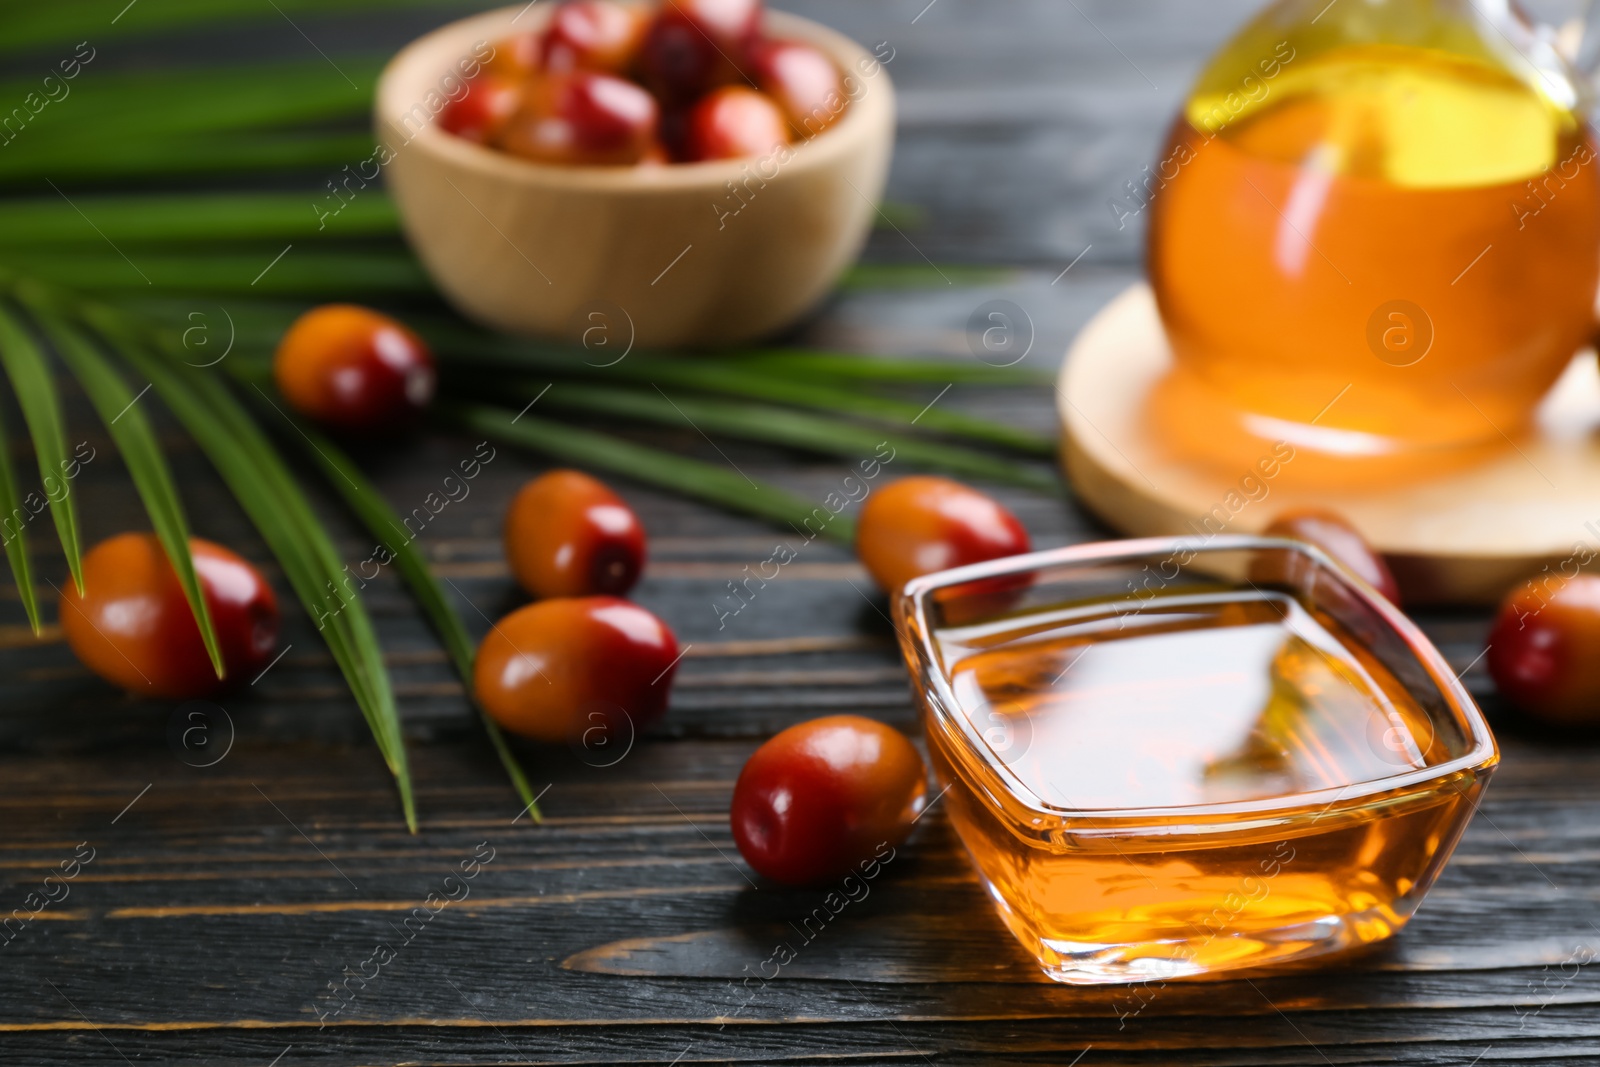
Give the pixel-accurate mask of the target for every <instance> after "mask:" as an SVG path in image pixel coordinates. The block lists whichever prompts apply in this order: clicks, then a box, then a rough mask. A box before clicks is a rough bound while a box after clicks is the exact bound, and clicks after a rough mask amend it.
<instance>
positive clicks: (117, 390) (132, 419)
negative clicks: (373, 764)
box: [19, 287, 224, 678]
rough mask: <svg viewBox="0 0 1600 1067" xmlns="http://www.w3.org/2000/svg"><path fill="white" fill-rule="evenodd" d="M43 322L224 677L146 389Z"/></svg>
mask: <svg viewBox="0 0 1600 1067" xmlns="http://www.w3.org/2000/svg"><path fill="white" fill-rule="evenodd" d="M19 288H20V289H21V292H20V294H19V295H21V296H22V298H23V300H24V302H29V301H28V300H27V290H26V288H24V287H19ZM39 323H40V325H41V326H42V327H43V329H44V331H45V335H46V336H47V337H48V338H49V339H50V343H51V346H52V347H53V348H54V349H55V351H56V354H57V355H59V356H60V357H61V359H62V362H64V363H66V365H67V369H68V370H70V371H71V372H72V374H73V376H74V377H75V378H77V379H78V384H79V385H81V386H83V390H84V392H85V393H87V394H88V396H89V402H90V403H91V404H93V405H94V409H95V411H96V412H97V413H98V414H99V416H100V421H101V422H103V423H105V427H106V430H107V432H109V433H110V434H111V439H112V440H113V441H115V442H116V445H117V449H118V451H120V452H121V453H122V460H123V462H124V463H125V464H127V467H128V474H129V475H130V476H131V477H132V478H133V486H134V489H136V490H137V491H138V493H139V499H140V500H142V501H143V502H144V508H145V512H146V513H147V514H148V515H149V516H150V525H151V527H152V528H153V529H154V530H155V532H156V536H157V537H158V538H159V539H160V541H161V546H162V547H163V548H164V549H166V553H167V558H168V559H169V560H171V561H172V568H173V570H175V571H176V572H177V574H178V581H179V583H180V584H181V585H182V586H183V595H184V597H185V599H187V600H188V601H189V610H190V611H191V612H193V613H194V619H195V622H196V623H198V624H199V626H200V636H201V638H202V639H203V640H204V642H205V646H206V653H207V654H208V655H210V657H211V666H212V668H213V669H214V670H215V671H216V672H217V677H218V678H221V677H223V674H224V665H223V662H222V648H221V646H220V645H219V644H218V642H217V631H216V627H215V626H213V625H212V620H211V609H210V608H209V607H208V606H207V605H206V600H205V597H204V596H203V595H202V594H201V592H200V578H199V576H198V575H196V574H195V570H194V557H193V556H192V555H191V554H190V551H189V523H188V520H187V519H185V518H184V514H183V502H182V500H180V499H179V497H178V488H177V485H176V484H175V483H174V482H173V480H172V472H171V471H170V470H169V469H168V468H167V461H166V459H165V457H163V456H162V454H161V446H160V445H159V444H158V443H157V441H156V435H155V431H154V429H152V428H151V426H150V422H149V420H148V419H147V418H145V414H144V412H143V411H141V410H140V409H139V407H138V401H139V398H140V396H141V395H142V393H141V394H135V393H134V391H133V390H132V389H130V388H128V385H127V383H126V382H124V381H123V380H122V378H121V377H120V376H119V375H118V374H117V372H116V371H115V370H113V369H112V367H111V364H110V363H109V362H108V361H107V360H106V358H105V357H104V356H102V355H101V354H100V352H99V351H98V350H97V349H96V348H95V347H94V345H92V344H90V343H89V340H88V338H86V337H84V336H83V334H82V333H80V332H79V331H78V330H77V329H76V328H75V327H73V326H70V325H68V324H67V323H65V322H62V321H61V320H59V319H57V318H55V317H53V316H49V315H46V316H41V317H40V318H39ZM146 388H149V387H148V386H146Z"/></svg>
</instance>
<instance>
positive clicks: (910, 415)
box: [422, 326, 1056, 458]
mask: <svg viewBox="0 0 1600 1067" xmlns="http://www.w3.org/2000/svg"><path fill="white" fill-rule="evenodd" d="M422 332H423V335H424V336H425V337H427V338H428V340H429V341H430V342H431V343H433V344H434V345H435V347H436V348H437V349H438V350H439V351H440V352H441V353H442V354H446V355H449V356H452V357H455V358H457V359H459V360H462V361H464V362H469V363H479V364H482V365H486V366H492V367H498V368H503V369H512V370H517V369H520V370H524V371H533V372H536V373H538V374H563V375H583V376H587V377H594V378H611V379H613V380H621V381H626V382H630V383H634V384H637V385H642V386H645V387H650V386H652V385H658V384H659V385H661V386H676V387H680V388H686V389H696V390H699V391H701V392H706V393H722V394H725V395H728V396H742V397H746V398H748V399H751V400H767V401H771V402H773V403H778V404H788V405H790V406H792V407H803V408H814V409H816V410H819V411H827V412H829V413H832V414H837V413H840V412H844V413H847V414H851V415H857V416H860V417H862V418H867V419H872V420H873V421H875V422H880V423H883V424H885V425H890V426H899V427H902V428H903V427H910V426H918V427H920V428H921V429H924V430H933V431H938V432H940V433H947V434H950V435H951V436H955V437H964V438H966V439H968V440H971V441H980V442H983V443H985V444H990V445H995V446H998V447H1001V448H1008V449H1011V450H1013V451H1016V452H1021V453H1022V454H1024V455H1030V456H1040V457H1045V458H1052V457H1054V456H1055V454H1056V442H1055V441H1054V440H1053V439H1052V438H1050V437H1047V436H1045V435H1043V434H1038V433H1034V432H1033V431H1031V430H1023V429H1019V428H1018V427H1015V426H1007V425H1005V424H1004V423H997V422H990V421H989V420H987V419H981V418H977V417H975V416H972V415H967V414H965V413H963V412H959V411H946V410H943V409H941V408H939V407H938V406H937V404H938V401H939V399H940V397H941V396H942V395H943V393H942V392H941V393H938V394H936V395H933V396H930V397H929V398H928V402H927V403H925V404H915V403H910V402H907V401H904V400H894V399H890V398H889V397H882V396H875V395H873V394H871V393H864V392H862V391H860V390H859V389H854V388H850V387H849V386H848V385H847V384H843V383H841V384H825V383H824V384H819V383H816V382H811V381H799V380H797V379H796V378H794V377H792V376H789V375H776V374H763V373H761V372H760V371H757V370H745V369H743V368H741V367H738V366H733V365H730V364H731V361H730V360H715V359H686V358H670V357H645V356H642V355H641V356H640V357H639V358H638V359H634V358H631V357H630V358H627V359H624V360H622V361H621V362H620V363H613V364H611V365H609V366H596V365H591V364H587V363H585V362H584V361H583V359H582V358H581V357H582V356H583V355H585V354H586V353H584V352H582V350H581V349H576V348H573V347H569V346H561V345H551V344H548V343H540V342H536V341H526V340H519V339H515V338H506V337H486V336H483V335H480V334H475V333H472V332H471V331H468V330H463V329H460V328H459V327H457V328H434V329H429V328H427V327H426V326H424V327H423V330H422ZM946 384H950V383H948V382H947V383H946Z"/></svg>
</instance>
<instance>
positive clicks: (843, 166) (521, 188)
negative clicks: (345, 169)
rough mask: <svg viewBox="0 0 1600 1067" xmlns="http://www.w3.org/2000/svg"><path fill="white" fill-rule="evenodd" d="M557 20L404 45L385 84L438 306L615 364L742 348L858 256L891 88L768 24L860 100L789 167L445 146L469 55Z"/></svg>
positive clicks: (500, 14)
mask: <svg viewBox="0 0 1600 1067" xmlns="http://www.w3.org/2000/svg"><path fill="white" fill-rule="evenodd" d="M552 8H553V5H551V4H535V5H528V6H523V5H519V6H516V7H507V8H501V9H499V10H496V11H491V12H487V13H485V14H483V15H478V16H475V17H473V18H468V19H462V20H461V21H459V22H453V23H451V24H449V25H448V26H445V27H443V28H441V29H438V30H435V31H434V32H433V33H430V34H428V35H427V36H425V37H423V38H421V39H419V40H417V41H414V42H413V43H412V44H410V45H408V46H407V47H406V48H405V49H404V50H403V51H401V52H400V54H399V55H397V56H395V57H394V59H393V60H391V61H390V63H389V65H388V67H387V68H385V70H384V72H383V75H382V77H381V79H380V81H379V83H378V90H377V106H376V116H375V118H376V126H377V135H378V138H379V140H380V142H381V143H383V144H385V145H387V146H388V149H389V154H390V158H389V159H388V161H387V163H385V164H384V167H383V169H384V170H385V171H386V172H387V174H388V184H389V188H390V190H391V191H392V192H393V194H394V198H395V202H396V204H397V205H398V206H399V211H400V218H401V223H402V225H403V227H404V229H405V233H406V236H407V238H408V239H409V241H410V242H411V246H412V248H414V249H415V250H416V253H417V255H418V256H419V257H420V258H421V260H422V263H423V265H424V266H425V267H426V268H427V271H428V273H429V275H431V276H432V278H433V280H434V282H435V283H436V284H437V285H438V287H439V289H440V290H441V291H442V292H443V293H444V295H445V297H446V298H447V299H448V300H449V301H450V302H451V303H452V304H453V305H455V307H456V308H457V309H458V310H459V311H461V313H462V314H464V315H466V316H467V317H468V318H471V319H474V320H476V321H478V322H480V323H482V324H484V325H486V326H489V327H492V328H494V329H497V330H503V331H507V332H511V333H521V334H545V335H559V336H565V337H569V338H572V339H575V340H585V339H586V337H585V332H586V331H589V333H590V337H589V338H587V339H589V340H597V339H599V337H598V336H597V335H594V328H595V327H597V326H599V327H602V328H603V329H604V331H605V339H606V341H607V343H608V345H612V347H611V348H610V351H621V350H622V349H623V342H624V341H627V342H629V343H637V344H639V345H644V346H652V347H671V346H679V345H716V344H730V343H734V342H738V341H745V340H749V339H750V338H754V337H759V336H761V335H762V334H767V333H771V332H772V331H774V330H777V329H780V328H781V327H783V326H786V325H788V324H789V323H791V322H793V321H795V320H796V319H797V318H799V317H800V316H801V315H802V314H804V313H805V311H806V310H807V309H809V308H810V307H812V306H813V305H814V304H816V303H817V301H818V300H820V299H821V298H822V297H823V296H824V295H826V294H827V292H828V291H829V289H830V288H832V286H833V284H834V282H835V281H836V280H837V279H838V277H839V274H840V273H841V272H842V271H843V270H844V269H845V268H846V267H848V266H849V265H850V263H851V262H852V261H853V260H854V259H855V257H856V256H857V255H858V254H859V253H860V251H861V246H862V245H863V243H864V242H865V241H866V238H867V233H868V230H869V229H870V228H871V225H872V220H873V216H874V215H875V213H876V205H877V203H878V199H879V197H880V196H881V195H882V193H883V186H884V181H885V179H886V178H887V175H888V169H889V156H890V153H891V151H892V148H893V143H894V89H893V87H892V86H891V84H890V82H889V75H888V72H887V71H886V70H885V69H884V68H883V66H882V64H880V63H879V62H878V60H877V58H876V57H875V56H874V55H872V53H870V52H868V51H866V50H865V49H863V48H862V47H861V46H860V45H858V44H856V43H855V42H854V41H851V40H850V39H848V38H846V37H844V36H843V35H841V34H839V33H835V32H834V31H832V30H830V29H828V28H826V27H824V26H820V25H818V24H817V23H814V22H811V21H808V20H806V19H802V18H799V17H797V16H794V15H788V14H784V13H782V12H777V11H773V12H769V13H768V14H767V15H766V24H765V28H766V32H767V33H768V34H769V35H771V36H773V37H781V38H789V39H794V40H800V41H805V42H807V43H809V44H812V45H814V46H816V47H817V48H820V49H821V50H822V51H824V52H826V53H827V54H828V55H830V56H832V57H833V59H834V61H835V62H836V63H837V64H838V66H839V69H840V70H841V71H842V72H844V74H845V75H846V78H847V81H846V87H847V88H849V89H851V95H852V97H853V98H852V99H851V100H850V101H849V103H848V105H847V106H846V107H845V108H844V112H843V114H842V115H841V116H840V117H839V118H838V119H837V120H836V121H835V122H834V123H833V124H832V125H831V126H829V127H828V128H827V129H826V130H824V131H823V132H822V133H821V134H819V135H817V136H816V137H815V138H813V139H811V140H809V141H806V142H803V143H801V144H797V145H794V146H792V148H791V151H792V156H791V157H790V158H789V159H788V160H787V162H782V163H780V162H779V161H778V160H777V159H775V158H765V157H763V158H761V159H742V160H726V161H716V162H709V163H682V164H669V165H662V166H646V167H567V166H558V165H552V164H542V163H533V162H529V161H527V160H523V159H518V158H516V157H514V156H510V155H506V154H504V153H502V152H498V151H495V150H493V149H489V148H485V147H483V146H481V145H477V144H473V143H471V142H469V141H465V140H462V139H461V138H459V137H455V136H453V135H451V134H448V133H446V132H444V131H443V130H441V129H439V128H438V126H437V125H435V124H434V123H433V122H432V121H431V120H432V117H433V116H434V115H436V114H437V111H438V109H440V108H442V106H443V103H444V100H445V98H446V93H447V91H448V90H449V89H450V88H451V87H452V86H453V84H454V83H453V82H451V81H450V80H448V79H449V77H450V76H453V75H454V74H455V72H456V71H457V69H458V64H459V63H461V61H463V60H468V61H469V62H470V59H471V57H472V55H473V49H474V46H475V45H478V44H479V43H480V42H488V43H489V44H491V45H493V44H495V43H496V42H498V41H500V40H502V39H504V38H505V37H507V36H510V35H511V34H513V33H519V32H525V31H528V30H534V29H538V28H540V27H541V26H542V25H543V24H544V23H545V21H546V20H547V19H548V18H549V15H550V12H551V10H552ZM513 23H514V24H513ZM481 54H482V53H481V52H480V55H481ZM890 58H893V57H892V55H891V57H890ZM468 69H469V70H470V69H471V68H470V66H469V68H468ZM457 91H459V90H457ZM424 119H426V120H427V121H424ZM613 342H614V344H613Z"/></svg>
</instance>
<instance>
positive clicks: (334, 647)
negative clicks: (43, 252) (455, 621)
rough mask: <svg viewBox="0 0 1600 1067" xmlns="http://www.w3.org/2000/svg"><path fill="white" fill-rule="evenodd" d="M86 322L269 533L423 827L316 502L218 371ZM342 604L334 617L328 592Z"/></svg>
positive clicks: (367, 625) (94, 320) (409, 816)
mask: <svg viewBox="0 0 1600 1067" xmlns="http://www.w3.org/2000/svg"><path fill="white" fill-rule="evenodd" d="M84 318H85V319H86V321H87V322H88V323H89V324H90V325H91V326H92V327H93V328H94V329H95V331H96V332H97V333H98V334H99V335H100V336H101V337H103V338H104V339H105V340H106V341H107V342H108V343H109V344H110V345H111V346H112V348H113V349H114V350H115V351H116V352H117V353H118V354H119V355H121V356H122V357H123V358H124V359H126V360H127V361H128V362H129V363H130V364H131V365H132V366H133V367H135V368H136V369H137V370H138V371H139V372H140V373H141V374H143V375H144V376H146V377H147V378H149V379H150V381H151V383H152V384H153V386H154V387H155V390H156V392H157V393H158V394H160V396H161V398H162V399H163V400H164V401H165V402H166V404H167V406H168V408H170V409H171V410H172V413H173V414H174V415H176V416H177V418H178V420H179V421H180V422H182V423H183V424H184V427H185V428H186V429H187V430H188V431H189V433H190V434H191V435H192V436H193V437H194V439H195V441H196V442H197V443H198V444H199V445H200V448H201V449H202V450H203V451H204V452H205V454H206V456H207V458H208V459H210V461H211V463H212V466H214V467H215V468H216V469H217V473H218V474H220V475H221V476H222V479H223V481H224V482H226V483H227V485H228V488H229V490H230V491H231V492H232V493H233V495H234V497H235V499H237V500H238V501H239V503H240V506H242V507H243V508H244V510H245V513H246V514H247V515H249V517H250V520H251V522H252V523H253V524H254V525H255V527H256V529H257V530H259V531H260V532H261V536H262V537H263V539H264V540H265V541H266V542H267V546H268V547H269V548H270V549H271V550H272V553H273V555H274V556H276V557H277V558H278V561H279V563H280V564H281V565H282V566H283V571H284V574H285V575H286V576H287V577H288V579H289V582H290V584H291V585H292V586H293V587H294V590H295V593H296V595H297V596H298V597H299V598H300V601H301V603H302V604H304V605H305V607H306V610H307V611H308V612H310V613H311V616H312V618H313V619H314V620H316V622H317V623H318V626H319V628H320V629H321V631H322V636H323V640H324V641H325V642H326V643H327V645H328V651H329V652H330V653H332V655H333V658H334V662H335V663H337V664H338V665H339V669H340V671H341V672H342V673H343V674H344V676H345V681H346V682H347V683H348V684H349V685H350V689H351V691H352V692H353V693H354V694H355V698H356V703H357V705H358V706H359V707H360V708H361V712H362V714H363V716H365V718H366V720H367V725H368V727H369V728H370V729H371V730H372V734H373V737H374V738H375V739H376V740H377V742H378V749H379V751H380V752H381V753H382V755H383V757H384V761H385V762H386V763H387V764H388V766H389V770H390V772H391V773H392V774H393V775H394V777H395V783H396V786H397V787H398V789H399V792H400V802H401V807H402V808H403V810H404V812H405V818H406V825H407V826H408V827H410V828H411V830H412V831H413V832H415V830H416V825H417V823H416V809H415V802H414V800H413V796H412V785H411V772H410V768H409V765H408V762H407V759H406V751H405V744H404V741H403V739H402V737H401V734H400V720H399V713H398V711H397V710H396V708H395V703H394V693H393V690H392V689H391V688H390V685H389V676H388V673H387V672H386V670H385V669H384V665H383V655H382V652H381V651H380V650H379V648H378V641H377V635H376V633H375V631H374V630H373V627H372V620H371V618H370V617H369V616H368V615H367V613H366V609H365V607H364V606H363V605H362V602H361V599H360V597H359V595H357V594H356V593H355V591H354V590H348V589H347V590H345V593H344V594H341V593H340V592H339V589H340V586H339V585H337V584H335V583H336V582H338V581H340V579H341V578H342V576H343V568H342V566H341V564H340V563H339V558H338V554H337V552H336V551H335V549H334V547H333V543H332V541H331V540H330V539H329V537H328V535H327V533H326V531H325V530H324V529H323V527H322V525H321V523H319V522H318V521H317V518H316V516H315V514H314V513H313V512H312V510H311V505H310V502H309V501H307V500H306V498H305V495H304V494H303V493H302V492H301V491H300V488H299V486H298V485H296V484H295V481H294V478H293V476H292V475H291V474H290V473H289V470H288V468H287V467H286V466H284V463H283V461H282V459H280V458H279V456H278V454H277V452H276V451H275V450H274V449H273V447H272V445H271V443H270V442H268V440H267V439H266V437H265V436H264V435H263V434H262V432H261V430H260V428H259V427H257V426H256V424H255V421H254V420H253V419H251V418H250V416H249V414H248V412H246V411H245V409H244V408H243V407H241V406H240V405H239V402H238V401H237V400H235V399H234V397H233V395H232V394H231V393H230V392H228V390H227V389H226V387H224V386H223V385H222V384H221V382H220V381H219V380H218V379H217V378H216V376H215V375H213V374H205V373H196V372H195V371H194V370H193V369H191V368H189V367H185V366H182V365H181V362H180V361H175V360H169V359H167V358H165V357H162V356H157V355H155V354H153V353H152V352H151V351H149V350H148V349H147V348H146V346H145V344H144V342H143V339H142V338H141V337H140V336H139V334H138V333H137V331H136V330H134V329H133V328H132V327H131V326H130V325H129V324H128V323H127V322H126V321H125V320H124V319H123V318H122V317H121V316H120V315H118V314H117V313H115V312H112V311H111V310H110V309H107V308H104V307H89V308H86V309H85V310H84ZM330 591H331V592H332V593H334V595H335V596H337V597H338V598H339V606H338V607H337V608H336V609H334V610H332V611H330V610H329V605H328V601H327V596H328V593H329V592H330Z"/></svg>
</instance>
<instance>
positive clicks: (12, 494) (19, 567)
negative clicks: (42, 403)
mask: <svg viewBox="0 0 1600 1067" xmlns="http://www.w3.org/2000/svg"><path fill="white" fill-rule="evenodd" d="M10 440H11V437H10V435H9V434H7V433H6V428H5V422H4V421H3V420H0V511H3V512H4V516H3V517H0V541H4V542H5V546H6V561H7V562H9V563H10V564H11V576H12V577H13V578H15V579H16V582H17V596H18V597H20V598H21V600H22V607H23V609H24V610H25V611H27V613H28V625H29V626H31V627H32V628H33V633H34V636H35V637H37V636H38V635H39V597H38V594H37V593H36V592H35V591H34V588H33V567H32V566H31V565H30V564H29V562H28V544H27V540H26V538H25V537H24V535H23V529H24V527H25V526H26V525H27V523H26V521H25V520H24V521H20V522H17V523H16V529H15V530H13V529H11V523H12V520H13V519H14V518H15V517H16V516H17V515H19V514H23V511H22V508H21V506H20V504H19V503H18V500H17V482H16V479H15V477H13V475H12V473H11V446H10V444H9V442H10Z"/></svg>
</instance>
